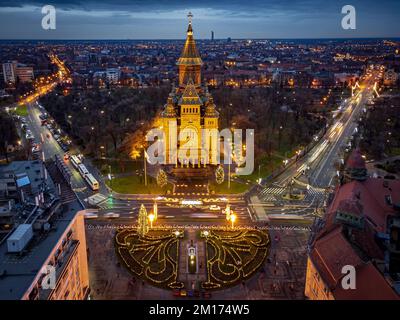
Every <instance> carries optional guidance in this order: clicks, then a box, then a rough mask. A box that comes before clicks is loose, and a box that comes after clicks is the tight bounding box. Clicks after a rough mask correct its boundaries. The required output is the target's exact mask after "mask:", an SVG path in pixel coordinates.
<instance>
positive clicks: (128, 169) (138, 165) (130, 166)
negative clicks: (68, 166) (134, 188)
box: [93, 159, 143, 174]
mask: <svg viewBox="0 0 400 320" xmlns="http://www.w3.org/2000/svg"><path fill="white" fill-rule="evenodd" d="M121 162H122V163H121ZM93 164H94V165H95V166H96V167H97V168H98V169H99V170H100V172H101V173H102V174H108V173H110V172H109V171H110V168H109V166H111V173H112V174H118V173H133V172H135V171H136V170H142V169H143V161H135V160H122V161H119V160H107V159H105V160H104V159H96V160H93Z"/></svg>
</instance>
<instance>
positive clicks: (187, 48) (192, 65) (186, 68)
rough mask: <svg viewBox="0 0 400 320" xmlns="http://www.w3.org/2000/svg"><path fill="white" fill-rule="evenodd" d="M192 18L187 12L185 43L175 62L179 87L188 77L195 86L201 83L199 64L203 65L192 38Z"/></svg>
mask: <svg viewBox="0 0 400 320" xmlns="http://www.w3.org/2000/svg"><path fill="white" fill-rule="evenodd" d="M192 18H193V14H192V13H191V12H189V14H188V19H189V25H188V29H187V36H186V41H185V45H184V47H183V50H182V53H181V56H180V58H179V59H178V62H177V63H176V64H177V65H178V68H179V87H181V88H182V87H185V86H186V84H187V83H188V82H189V79H192V80H193V83H194V85H195V86H196V87H199V86H200V85H201V66H202V65H203V61H202V60H201V57H200V54H199V51H198V50H197V47H196V42H195V41H194V38H193V29H192Z"/></svg>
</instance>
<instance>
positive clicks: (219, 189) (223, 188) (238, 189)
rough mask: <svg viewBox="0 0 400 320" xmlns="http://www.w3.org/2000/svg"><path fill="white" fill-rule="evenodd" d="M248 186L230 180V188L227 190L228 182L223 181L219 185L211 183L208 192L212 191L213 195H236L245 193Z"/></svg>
mask: <svg viewBox="0 0 400 320" xmlns="http://www.w3.org/2000/svg"><path fill="white" fill-rule="evenodd" d="M249 187H250V185H248V184H244V183H239V182H236V181H232V180H231V188H230V189H229V188H228V181H224V182H223V183H221V184H217V183H215V182H214V183H212V184H210V186H209V188H210V192H212V191H214V192H215V194H237V193H243V192H246V191H247V190H248V189H249Z"/></svg>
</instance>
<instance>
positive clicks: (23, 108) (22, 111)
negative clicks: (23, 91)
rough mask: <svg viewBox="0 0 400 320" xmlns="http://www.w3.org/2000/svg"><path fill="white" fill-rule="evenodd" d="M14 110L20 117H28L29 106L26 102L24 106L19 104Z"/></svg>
mask: <svg viewBox="0 0 400 320" xmlns="http://www.w3.org/2000/svg"><path fill="white" fill-rule="evenodd" d="M14 112H15V114H16V115H18V116H20V117H26V116H27V115H28V106H27V105H26V104H23V105H22V106H18V107H17V108H16V109H15V111H14Z"/></svg>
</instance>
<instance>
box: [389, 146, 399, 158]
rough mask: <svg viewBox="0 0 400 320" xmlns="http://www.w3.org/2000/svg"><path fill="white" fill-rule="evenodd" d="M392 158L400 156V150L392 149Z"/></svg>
mask: <svg viewBox="0 0 400 320" xmlns="http://www.w3.org/2000/svg"><path fill="white" fill-rule="evenodd" d="M390 156H391V157H395V156H400V148H391V152H390Z"/></svg>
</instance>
